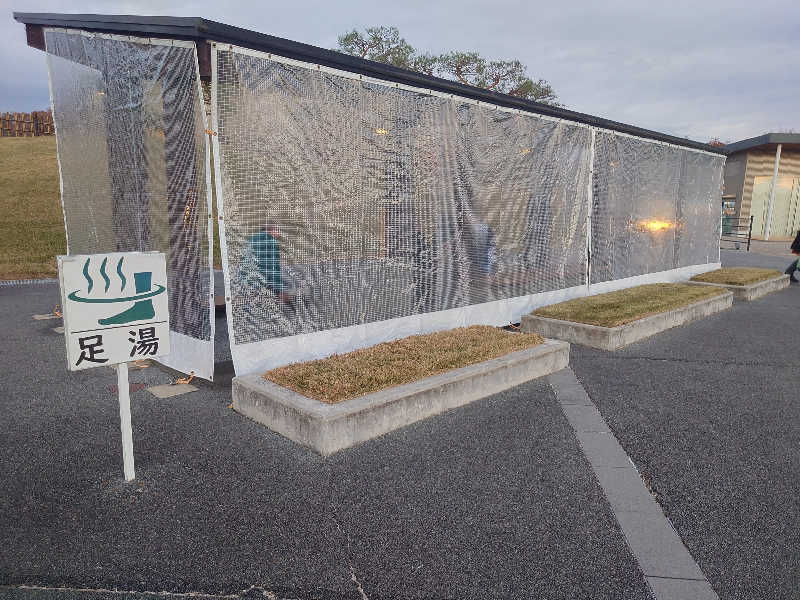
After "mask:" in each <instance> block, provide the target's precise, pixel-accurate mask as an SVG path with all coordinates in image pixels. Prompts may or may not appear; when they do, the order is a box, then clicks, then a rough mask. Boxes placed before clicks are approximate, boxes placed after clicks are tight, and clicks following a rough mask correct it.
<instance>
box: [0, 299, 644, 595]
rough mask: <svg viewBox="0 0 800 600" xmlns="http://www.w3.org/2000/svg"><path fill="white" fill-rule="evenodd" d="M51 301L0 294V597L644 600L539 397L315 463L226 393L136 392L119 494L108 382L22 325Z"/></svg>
mask: <svg viewBox="0 0 800 600" xmlns="http://www.w3.org/2000/svg"><path fill="white" fill-rule="evenodd" d="M57 289H58V288H57V286H55V285H47V284H45V285H21V286H3V287H0V331H2V332H3V334H2V338H3V343H2V345H1V346H0V369H2V376H3V392H2V400H1V404H0V408H1V409H2V414H3V417H2V419H0V485H2V492H0V538H1V539H0V596H5V597H9V598H15V599H19V598H24V599H26V600H27V599H34V598H35V599H37V600H39V599H44V600H64V599H65V598H70V599H71V598H87V599H91V600H96V599H97V598H119V597H120V596H121V595H122V596H125V597H128V596H129V594H125V593H124V592H138V594H137V595H135V596H134V597H139V598H152V597H154V594H158V595H161V596H164V593H167V592H168V593H172V594H187V595H190V596H184V597H195V598H196V597H199V596H198V594H207V595H208V596H206V597H214V598H218V597H229V598H236V597H245V598H250V597H259V598H337V599H338V598H354V599H357V600H363V599H364V598H369V599H371V600H374V599H381V598H519V597H536V598H538V597H541V598H570V599H572V598H623V599H628V598H629V599H644V598H648V597H649V592H648V590H647V587H646V584H645V581H644V578H643V576H642V574H641V572H640V570H639V569H638V567H637V564H636V562H635V560H634V558H633V557H632V555H631V553H630V551H629V549H628V547H627V545H626V542H625V539H624V537H623V535H622V533H621V531H620V528H619V526H618V524H617V523H616V521H615V519H614V517H613V515H612V513H611V511H610V509H609V506H608V504H607V502H606V500H605V497H604V496H603V493H602V491H601V489H600V487H599V485H598V483H597V481H596V479H595V478H594V475H593V473H592V471H591V469H590V467H589V464H588V463H587V461H586V459H585V458H584V456H583V454H582V452H581V449H580V447H579V445H578V443H577V441H576V438H575V435H574V434H573V432H572V430H571V428H570V426H569V424H568V422H567V420H566V419H565V417H564V416H563V414H562V412H561V410H560V408H559V406H558V403H557V402H556V400H555V398H554V395H553V392H552V391H551V389H550V387H549V386H548V384H547V382H546V381H545V380H544V379H541V380H537V381H533V382H530V383H528V384H525V385H522V386H519V387H517V388H514V389H512V390H509V391H507V392H504V393H502V394H498V395H496V396H492V397H490V398H486V399H484V400H482V401H478V402H475V403H473V404H471V405H469V406H467V407H464V408H461V409H458V410H454V411H450V412H448V413H446V414H443V415H440V416H438V417H435V418H432V419H428V420H426V421H424V422H421V423H417V424H415V425H413V426H410V427H407V428H405V429H403V430H401V431H398V432H395V433H392V434H389V435H386V436H383V437H381V438H379V439H377V440H373V441H372V442H369V443H366V444H363V445H360V446H358V447H356V448H353V449H350V450H346V451H343V452H341V453H338V454H336V455H334V456H333V457H329V458H321V457H319V456H317V455H315V454H313V453H312V452H310V451H308V450H305V449H302V448H299V447H297V446H296V445H295V444H293V443H292V442H290V441H288V440H286V439H284V438H282V437H281V436H279V435H277V434H274V433H271V432H270V431H268V430H267V429H265V428H264V427H262V426H260V425H258V424H256V423H254V422H252V421H250V420H248V419H247V418H245V417H243V416H241V415H239V414H237V413H235V412H233V411H232V410H231V409H230V408H229V407H228V405H229V403H230V391H229V390H226V389H221V388H219V387H212V386H205V385H201V387H200V390H199V391H197V392H194V393H191V394H186V395H184V396H178V397H173V398H170V399H166V400H159V399H156V398H154V397H153V396H152V395H150V394H149V393H148V392H146V391H145V390H143V389H140V390H138V391H134V392H133V393H132V394H131V408H132V417H133V439H134V450H135V458H136V473H137V479H136V481H135V482H134V483H130V484H127V483H125V482H124V481H123V479H122V458H121V445H120V433H119V416H118V405H117V401H116V396H115V393H114V389H113V386H114V384H115V383H116V375H115V372H114V371H113V370H112V369H110V368H107V367H102V368H98V369H92V370H89V371H81V372H77V373H69V372H67V371H66V364H65V358H64V342H63V336H62V335H60V334H57V333H55V332H53V331H52V327H54V326H56V325H57V324H58V322H57V321H34V320H33V319H32V318H31V315H32V314H35V313H45V312H49V311H50V310H51V309H52V308H53V306H54V305H55V304H56V303H57V302H58V291H57ZM130 378H131V382H132V383H134V384H145V385H152V384H157V383H167V382H168V381H169V375H168V374H167V373H165V372H164V371H162V370H160V369H159V368H157V367H150V368H147V369H143V370H131V375H130ZM173 597H175V596H173ZM178 597H180V596H178Z"/></svg>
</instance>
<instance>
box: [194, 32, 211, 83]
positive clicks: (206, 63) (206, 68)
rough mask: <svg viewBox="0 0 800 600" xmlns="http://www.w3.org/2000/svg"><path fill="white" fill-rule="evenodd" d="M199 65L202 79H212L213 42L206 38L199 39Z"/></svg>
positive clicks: (197, 42)
mask: <svg viewBox="0 0 800 600" xmlns="http://www.w3.org/2000/svg"><path fill="white" fill-rule="evenodd" d="M195 46H197V66H198V68H199V69H200V79H211V44H209V43H208V42H207V41H205V40H197V41H196V42H195Z"/></svg>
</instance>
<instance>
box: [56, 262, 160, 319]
mask: <svg viewBox="0 0 800 600" xmlns="http://www.w3.org/2000/svg"><path fill="white" fill-rule="evenodd" d="M90 260H91V259H88V258H87V259H86V262H85V263H84V265H83V276H84V277H85V278H86V281H87V283H88V287H87V294H88V293H91V291H92V288H93V287H94V280H93V279H92V276H91V275H90V274H89V261H90ZM124 260H125V257H124V256H123V257H122V258H120V259H119V262H118V263H117V275H118V276H119V278H120V282H121V285H120V292H123V291H124V290H125V286H126V285H127V278H126V277H125V274H124V273H123V271H122V262H123V261H124ZM107 263H108V258H107V257H106V258H104V259H103V262H102V264H101V265H100V275H101V276H102V277H103V281H105V289H104V291H105V292H106V293H108V288H109V287H111V280H110V279H109V277H108V274H107V273H106V264H107ZM152 280H153V273H152V271H143V272H141V273H134V274H133V282H134V287H135V291H136V293H135V295H133V296H123V297H119V298H89V297H85V296H79V295H78V292H79V291H80V290H75V291H74V292H72V293H71V294H69V295H68V296H67V298H69V299H70V300H74V301H75V302H86V303H89V304H110V303H115V302H133V303H134V304H133V306H131V307H130V308H127V309H125V310H123V311H122V312H120V313H118V314H116V315H113V316H111V317H106V318H104V319H98V321H97V322H98V323H99V324H100V325H124V324H125V323H132V322H133V321H145V320H147V319H152V318H153V317H154V316H155V314H156V312H155V309H154V308H153V300H152V297H153V296H157V295H158V294H160V293H162V292H164V291H165V290H166V288H165V287H164V286H163V285H158V284H155V287H156V289H155V290H153V289H152V287H153V284H152Z"/></svg>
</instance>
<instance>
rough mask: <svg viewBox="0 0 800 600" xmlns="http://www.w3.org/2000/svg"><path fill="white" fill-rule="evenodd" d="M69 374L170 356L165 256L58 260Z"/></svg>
mask: <svg viewBox="0 0 800 600" xmlns="http://www.w3.org/2000/svg"><path fill="white" fill-rule="evenodd" d="M58 280H59V283H60V284H61V306H62V307H63V314H64V335H65V337H66V342H67V365H68V368H69V370H70V371H78V370H81V369H89V368H92V367H101V366H109V365H115V364H119V363H124V362H128V361H133V360H139V359H142V358H152V357H155V356H163V355H165V354H168V353H169V303H168V302H167V270H166V261H165V259H164V254H163V253H162V252H116V253H111V254H90V255H75V256H59V257H58Z"/></svg>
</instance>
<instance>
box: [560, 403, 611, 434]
mask: <svg viewBox="0 0 800 600" xmlns="http://www.w3.org/2000/svg"><path fill="white" fill-rule="evenodd" d="M561 410H562V411H563V412H564V415H565V416H566V417H567V421H569V423H570V425H572V428H573V429H574V430H575V431H594V432H602V433H608V431H609V429H608V425H606V422H605V420H604V419H603V417H602V416H601V415H600V411H599V410H597V408H595V407H594V406H588V405H585V404H564V405H563V406H562V407H561Z"/></svg>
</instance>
